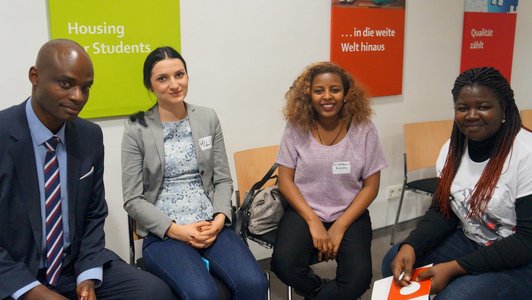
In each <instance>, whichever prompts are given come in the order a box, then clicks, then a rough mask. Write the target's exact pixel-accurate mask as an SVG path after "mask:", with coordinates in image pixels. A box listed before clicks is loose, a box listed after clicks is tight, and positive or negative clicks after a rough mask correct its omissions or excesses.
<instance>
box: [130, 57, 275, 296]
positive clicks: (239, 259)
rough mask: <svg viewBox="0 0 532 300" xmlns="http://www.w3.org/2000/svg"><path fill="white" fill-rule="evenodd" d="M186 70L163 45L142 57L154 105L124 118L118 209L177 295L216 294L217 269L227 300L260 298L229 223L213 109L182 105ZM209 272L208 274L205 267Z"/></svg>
mask: <svg viewBox="0 0 532 300" xmlns="http://www.w3.org/2000/svg"><path fill="white" fill-rule="evenodd" d="M188 80H189V78H188V73H187V67H186V63H185V61H184V59H183V57H182V56H181V55H180V54H179V53H178V52H177V51H176V50H174V49H172V48H170V47H161V48H157V49H155V50H154V51H153V52H151V53H150V54H149V55H148V57H147V58H146V61H145V62H144V85H145V86H146V88H147V89H148V90H149V91H150V92H153V93H154V94H155V96H156V97H157V104H156V105H155V106H154V107H152V108H151V109H149V110H148V111H146V112H140V113H137V114H135V115H133V116H131V117H130V118H129V120H128V121H127V122H126V125H125V130H124V137H123V140H122V187H123V196H124V208H125V210H126V211H127V213H128V214H129V215H130V216H131V217H132V218H133V219H134V220H135V221H136V222H137V233H138V234H139V235H140V236H145V237H146V238H145V239H144V243H143V251H142V252H143V257H144V262H145V264H146V267H147V268H148V269H149V270H150V271H151V272H152V273H154V274H155V275H157V276H159V277H161V278H162V279H163V280H164V281H166V283H167V284H168V285H169V286H170V287H171V288H172V290H173V291H174V293H175V294H176V295H178V296H179V297H180V298H181V299H215V298H216V297H217V294H218V291H217V288H216V285H215V283H214V280H213V278H212V276H211V273H212V274H213V275H216V277H218V278H220V279H221V280H222V281H223V282H224V284H225V285H226V286H227V287H228V288H229V289H230V290H231V292H232V294H233V299H264V297H265V295H266V290H267V283H266V279H265V276H264V274H263V272H262V271H261V269H260V268H259V266H258V264H257V262H256V261H255V258H254V257H253V255H252V254H251V252H250V251H249V249H248V247H247V246H246V245H245V244H244V242H243V241H242V240H240V238H239V237H238V236H237V235H236V234H235V233H234V232H233V231H232V230H230V229H228V228H226V227H225V225H226V224H228V223H230V222H231V206H230V202H231V194H232V192H233V187H232V180H231V175H230V172H229V166H228V162H227V155H226V152H225V145H224V141H223V134H222V129H221V126H220V122H219V120H218V117H217V115H216V113H215V112H214V110H212V109H210V108H205V107H200V106H196V105H192V104H189V103H186V102H185V101H184V100H185V97H186V95H187V91H188ZM209 270H210V272H209Z"/></svg>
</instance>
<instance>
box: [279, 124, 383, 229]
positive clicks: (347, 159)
mask: <svg viewBox="0 0 532 300" xmlns="http://www.w3.org/2000/svg"><path fill="white" fill-rule="evenodd" d="M277 163H279V164H280V165H282V166H285V167H287V168H290V169H295V175H294V176H295V177H294V183H295V184H296V186H297V187H298V188H299V190H300V192H301V194H302V195H303V197H304V198H305V200H306V201H307V203H308V204H309V205H310V207H312V209H313V210H314V211H315V212H316V214H317V215H318V216H319V217H320V218H321V220H322V221H325V222H333V221H335V220H336V219H338V218H339V217H340V215H341V214H342V213H343V212H344V211H345V210H346V209H347V207H348V206H349V205H350V204H351V202H353V200H354V198H355V196H356V195H357V194H358V193H359V192H360V190H361V188H362V181H363V180H364V179H366V178H368V177H369V176H371V175H373V174H375V173H376V172H378V171H380V170H382V169H384V168H386V167H387V166H388V164H387V163H386V159H385V157H384V153H383V151H382V149H381V145H380V142H379V137H378V135H377V130H376V128H375V125H373V123H372V122H367V123H362V124H354V123H353V124H351V126H350V128H349V131H348V132H347V135H346V136H345V137H344V138H343V139H342V140H341V141H340V142H339V143H338V144H336V145H332V146H324V145H321V144H320V143H318V142H317V141H316V140H315V139H314V137H312V134H311V133H310V131H309V130H305V131H301V130H298V129H297V128H296V127H293V126H292V125H291V124H287V125H286V128H285V131H284V134H283V138H282V140H281V145H280V149H279V154H278V156H277Z"/></svg>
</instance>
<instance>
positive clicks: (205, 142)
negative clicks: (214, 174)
mask: <svg viewBox="0 0 532 300" xmlns="http://www.w3.org/2000/svg"><path fill="white" fill-rule="evenodd" d="M198 142H199V146H200V149H201V150H203V151H205V150H207V149H211V148H212V135H209V136H206V137H202V138H200V139H199V141H198Z"/></svg>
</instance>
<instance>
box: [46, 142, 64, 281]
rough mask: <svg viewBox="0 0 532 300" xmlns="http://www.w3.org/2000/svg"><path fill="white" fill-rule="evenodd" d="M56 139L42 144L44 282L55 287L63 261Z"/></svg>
mask: <svg viewBox="0 0 532 300" xmlns="http://www.w3.org/2000/svg"><path fill="white" fill-rule="evenodd" d="M59 141H60V140H59V138H58V137H55V136H54V137H52V138H51V139H49V140H48V141H46V142H45V143H44V145H45V147H46V149H47V150H48V151H47V152H46V157H45V159H44V194H45V197H46V201H45V205H46V266H47V269H46V281H48V283H49V284H50V285H52V286H55V285H56V284H57V282H58V280H59V275H60V274H61V265H62V263H63V262H62V261H63V218H62V216H61V215H62V213H61V183H60V180H59V162H58V160H57V155H56V152H55V150H56V148H57V144H58V143H59Z"/></svg>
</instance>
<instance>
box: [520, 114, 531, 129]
mask: <svg viewBox="0 0 532 300" xmlns="http://www.w3.org/2000/svg"><path fill="white" fill-rule="evenodd" d="M521 120H522V121H523V125H525V127H526V128H528V129H531V130H532V109H526V110H522V111H521Z"/></svg>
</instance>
